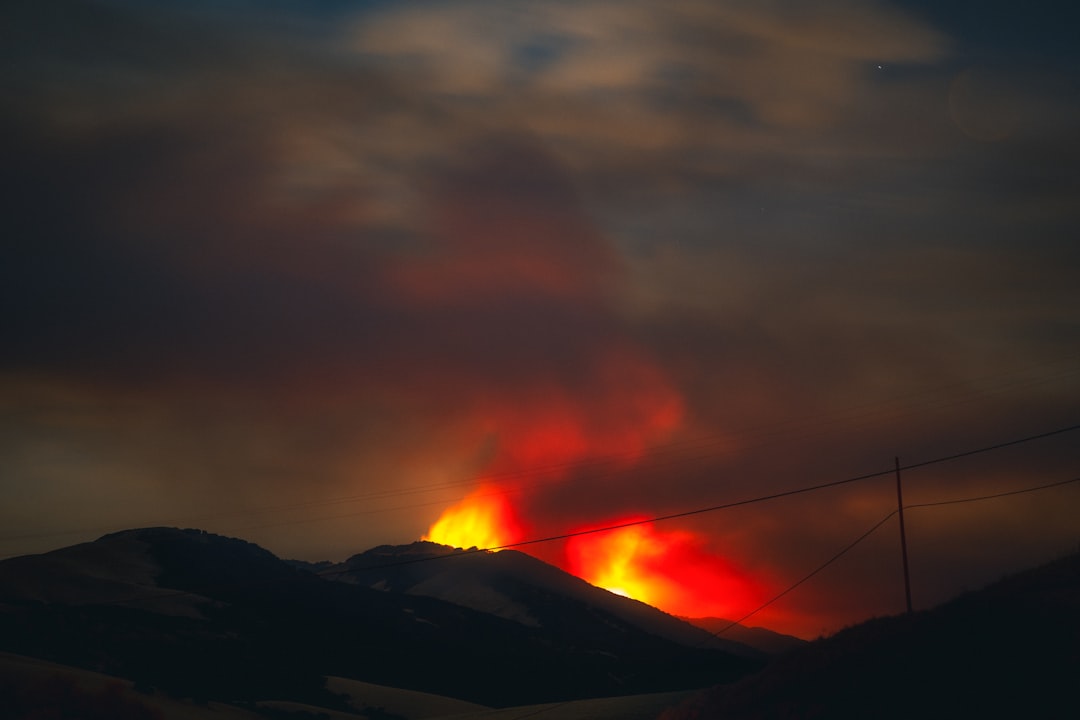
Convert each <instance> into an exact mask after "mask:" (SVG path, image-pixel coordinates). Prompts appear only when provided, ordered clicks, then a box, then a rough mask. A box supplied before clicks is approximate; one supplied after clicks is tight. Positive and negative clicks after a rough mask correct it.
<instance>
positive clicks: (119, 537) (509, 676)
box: [0, 528, 760, 707]
mask: <svg viewBox="0 0 1080 720" xmlns="http://www.w3.org/2000/svg"><path fill="white" fill-rule="evenodd" d="M530 560H532V559H531V558H530ZM453 562H459V560H454V561H453ZM536 562H539V561H536ZM541 565H542V563H541ZM544 567H545V568H546V567H550V566H544ZM357 570H359V568H353V571H357ZM551 570H552V571H554V572H561V571H558V570H556V569H555V568H551ZM333 576H334V573H333V572H330V571H327V570H323V571H320V573H319V574H316V573H314V572H311V571H309V570H307V569H304V568H303V567H297V566H296V565H295V564H290V563H288V562H285V561H283V560H280V559H279V558H277V557H276V556H274V555H273V554H272V553H270V552H268V551H266V550H264V549H263V548H260V547H258V546H257V545H253V544H252V543H248V542H245V541H243V540H237V539H234V538H226V537H222V536H218V535H213V534H210V533H206V532H203V531H199V530H178V529H174V528H145V529H139V530H131V531H125V532H121V533H113V534H111V535H106V536H104V537H102V538H100V539H98V540H97V541H94V542H93V543H84V544H82V545H77V546H72V547H69V548H63V549H61V550H57V551H54V552H52V553H46V554H43V555H36V556H27V557H23V558H13V559H11V560H7V561H3V562H0V649H2V650H6V651H9V652H14V653H18V654H21V655H26V656H31V657H41V658H45V659H49V660H53V661H57V662H61V663H65V664H69V665H74V666H76V667H83V668H88V669H94V670H99V671H104V672H107V673H109V674H114V675H117V676H121V677H126V678H129V679H131V680H134V681H136V682H137V683H139V684H140V685H141V686H143V687H154V688H159V689H162V690H165V691H168V692H170V693H173V694H176V695H179V696H182V697H194V698H202V699H220V700H237V699H249V700H250V699H259V698H265V697H276V698H286V699H295V700H298V701H309V702H314V703H316V704H321V705H323V706H324V707H332V706H333V698H328V697H326V691H325V690H324V689H323V686H322V678H323V677H324V676H327V675H336V676H341V677H348V678H355V679H360V680H365V681H368V682H374V683H379V684H384V685H391V686H395V687H403V688H410V689H415V690H423V691H427V692H433V693H438V694H441V695H447V696H451V697H458V698H462V699H466V700H471V701H474V702H479V703H482V704H485V705H492V706H507V705H519V704H525V703H532V702H544V701H552V700H563V699H571V698H584V697H596V696H605V695H624V694H628V693H633V692H645V691H655V690H671V689H686V688H692V687H701V686H704V685H707V684H709V683H710V682H714V681H715V680H716V678H728V679H734V678H736V677H739V676H741V675H743V674H745V673H747V672H750V671H752V670H754V669H756V668H757V667H759V666H760V663H758V662H755V661H753V660H751V659H747V658H740V657H736V656H734V655H731V654H729V653H725V652H721V651H718V650H715V649H693V650H692V649H688V648H687V647H685V646H683V645H679V644H677V643H675V642H673V641H671V640H669V639H665V638H662V637H658V636H656V635H653V634H650V633H647V632H644V631H642V630H640V629H639V628H637V627H635V626H633V625H631V624H629V623H626V622H625V621H622V620H620V619H619V618H617V617H615V616H613V615H611V614H610V613H609V612H608V611H606V610H605V609H603V608H599V607H590V606H588V605H587V604H585V603H580V602H578V601H576V600H567V601H566V602H564V603H563V604H562V605H558V599H557V598H547V600H548V601H550V602H552V603H555V604H556V605H558V608H557V609H551V610H548V609H543V608H542V603H541V604H539V605H533V606H530V607H533V608H537V607H541V608H542V613H543V614H544V617H545V619H546V620H547V621H548V622H547V625H545V626H543V627H534V626H529V625H526V624H522V623H520V622H515V621H513V620H508V619H506V618H504V617H499V616H498V615H495V614H491V613H489V612H481V611H479V610H476V609H473V608H470V607H466V606H463V605H460V604H455V603H451V602H447V601H445V600H441V599H438V598H436V597H429V596H425V595H419V594H417V595H412V594H405V593H396V592H385V591H380V590H375V589H371V588H370V587H365V586H363V585H360V584H357V583H350V582H335V581H333V579H332V578H333ZM575 580H576V579H575ZM599 592H604V591H599ZM570 609H573V612H569V610H570ZM564 611H567V612H565V613H564ZM553 618H558V619H559V622H552V619H553ZM658 660H660V661H661V662H659V663H658Z"/></svg>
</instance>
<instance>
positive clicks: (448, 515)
mask: <svg viewBox="0 0 1080 720" xmlns="http://www.w3.org/2000/svg"><path fill="white" fill-rule="evenodd" d="M522 535H523V533H522V530H521V525H520V524H519V523H518V520H517V518H516V517H515V515H514V511H513V509H512V508H511V507H510V503H509V502H508V501H507V499H506V496H505V495H500V494H497V492H496V491H493V490H490V489H485V488H483V487H481V488H479V489H477V490H474V491H473V492H472V493H470V494H469V495H467V496H466V497H465V499H464V500H462V501H461V502H459V503H457V504H456V505H453V506H452V507H449V508H447V509H446V510H444V511H443V514H442V515H441V516H440V517H439V519H438V520H436V521H435V524H433V525H432V526H431V529H429V530H428V532H427V535H424V537H423V538H421V539H423V540H430V541H431V542H437V543H441V544H443V545H449V546H451V547H458V548H470V547H478V548H497V547H501V546H503V545H509V544H511V543H514V542H517V541H518V540H521V539H522Z"/></svg>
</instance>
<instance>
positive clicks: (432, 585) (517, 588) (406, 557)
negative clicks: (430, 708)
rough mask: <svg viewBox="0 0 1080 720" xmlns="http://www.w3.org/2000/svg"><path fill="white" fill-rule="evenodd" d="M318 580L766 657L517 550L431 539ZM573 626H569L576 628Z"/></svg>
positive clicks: (365, 557)
mask: <svg viewBox="0 0 1080 720" xmlns="http://www.w3.org/2000/svg"><path fill="white" fill-rule="evenodd" d="M321 574H322V576H323V577H325V578H327V579H331V580H337V581H340V582H347V583H352V584H357V585H363V586H366V587H370V588H374V589H377V590H382V591H385V592H389V593H406V594H409V595H422V596H426V597H434V598H439V599H441V600H446V601H448V602H452V603H455V604H457V605H462V606H464V607H469V608H472V609H474V610H480V611H482V612H486V613H491V614H492V615H496V616H498V617H502V618H505V619H507V620H512V621H514V622H516V623H518V624H521V625H524V626H526V627H533V628H552V629H554V628H556V627H560V626H561V627H563V628H565V629H566V630H569V631H572V632H573V633H574V634H575V635H577V634H579V633H581V632H586V631H587V630H586V627H592V626H595V625H596V624H597V613H601V614H602V616H603V617H602V623H600V624H601V625H602V626H604V627H606V628H610V629H611V630H617V629H619V628H626V631H627V632H634V631H644V632H646V633H648V634H650V635H654V636H656V637H661V638H664V639H666V640H670V641H672V642H676V643H679V644H680V645H685V646H687V647H711V648H718V649H721V650H724V651H726V652H730V653H732V654H735V655H741V656H744V657H750V658H762V657H764V656H765V655H767V654H769V653H766V652H762V651H760V650H758V649H757V648H756V647H755V646H753V645H751V644H744V643H740V642H736V641H734V640H732V639H728V638H717V637H716V636H714V635H712V634H711V632H709V631H708V630H704V629H702V628H700V627H697V626H695V625H692V624H690V623H689V622H686V621H684V620H682V619H680V618H676V617H673V616H671V615H668V614H667V613H665V612H663V611H661V610H658V609H656V608H654V607H652V606H651V605H646V604H645V603H643V602H639V601H637V600H633V599H631V598H628V597H624V596H622V595H616V594H614V593H611V592H608V591H607V590H603V589H601V588H598V587H595V586H594V585H590V584H589V583H587V582H585V581H584V580H582V579H581V578H578V577H575V576H573V575H571V574H569V573H567V572H564V571H563V570H560V569H559V568H556V567H554V566H552V565H549V564H547V563H545V562H543V561H541V560H538V559H536V558H534V557H532V556H531V555H527V554H525V553H522V552H517V551H515V550H504V551H501V552H496V553H492V552H479V553H478V552H467V551H461V550H455V549H454V548H450V547H447V546H445V545H438V544H436V543H431V542H416V543H412V544H411V545H402V546H389V545H383V546H380V547H377V548H373V549H371V550H368V551H366V552H363V553H360V554H358V555H354V556H352V557H350V558H349V559H348V560H346V561H345V562H344V563H341V564H340V565H335V566H331V567H329V568H326V569H325V570H323V571H322V572H321ZM575 625H576V626H578V627H574V626H575Z"/></svg>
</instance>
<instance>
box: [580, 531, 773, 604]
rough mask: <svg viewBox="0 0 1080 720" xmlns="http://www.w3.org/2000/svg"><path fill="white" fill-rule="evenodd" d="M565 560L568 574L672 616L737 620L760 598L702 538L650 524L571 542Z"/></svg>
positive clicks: (754, 587)
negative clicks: (663, 529)
mask: <svg viewBox="0 0 1080 720" xmlns="http://www.w3.org/2000/svg"><path fill="white" fill-rule="evenodd" d="M635 520H636V518H629V519H625V518H624V519H623V520H621V521H616V522H612V523H610V524H612V525H618V524H620V523H625V522H634V521H635ZM566 556H567V560H568V567H567V568H566V569H567V570H568V571H569V572H572V573H573V574H575V575H577V576H578V577H581V578H583V579H584V580H586V581H588V582H590V583H592V584H593V585H596V586H598V587H602V588H606V589H608V590H611V591H612V592H616V593H619V594H620V595H626V596H628V597H632V598H634V599H636V600H640V601H642V602H644V603H648V604H649V605H652V606H653V607H658V608H660V609H661V610H664V611H665V612H668V613H670V614H672V615H680V616H684V617H724V618H737V617H740V616H741V615H743V614H745V613H746V612H749V611H750V610H753V609H754V608H755V607H756V606H757V604H759V603H760V600H761V598H762V588H761V587H760V585H759V584H758V583H757V582H755V581H753V580H752V579H751V578H750V577H749V576H748V575H747V574H746V573H745V572H743V571H741V570H739V569H738V568H737V567H736V566H735V565H734V564H733V563H731V562H729V561H727V560H725V559H723V558H720V557H717V556H716V555H713V554H711V553H710V552H709V551H708V550H707V548H705V546H704V543H703V542H702V539H701V538H700V537H699V536H697V535H696V534H694V533H691V532H687V531H683V530H672V531H660V530H657V529H656V528H655V527H654V526H653V525H652V524H651V523H646V524H642V525H631V526H629V527H624V528H619V529H617V530H611V531H608V532H601V533H595V534H590V535H579V536H577V537H573V538H571V539H570V540H569V541H568V542H567V544H566Z"/></svg>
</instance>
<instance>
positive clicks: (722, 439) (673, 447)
mask: <svg viewBox="0 0 1080 720" xmlns="http://www.w3.org/2000/svg"><path fill="white" fill-rule="evenodd" d="M1075 360H1080V358H1065V359H1063V360H1061V361H1059V362H1058V361H1056V362H1055V363H1050V364H1044V365H1041V366H1038V368H1041V369H1049V368H1054V369H1055V370H1058V366H1060V367H1061V368H1064V369H1063V370H1058V371H1056V372H1054V373H1044V374H1042V375H1036V376H1034V377H1030V376H1029V377H1025V378H1023V379H1018V380H1012V381H1011V382H1004V383H1002V382H1000V380H1002V379H1005V380H1010V379H1012V378H1015V377H1016V376H1017V375H1018V374H1019V371H1018V370H1016V369H1010V370H1008V371H1004V372H1000V373H995V374H991V375H986V376H982V377H978V378H974V379H968V380H965V381H963V382H957V383H950V384H946V385H942V386H940V387H938V388H936V389H934V390H932V391H924V392H919V393H913V394H910V395H907V396H900V397H896V398H891V399H888V400H884V401H878V402H873V403H866V404H863V405H856V406H851V407H848V408H843V409H840V410H837V411H834V412H831V413H825V414H824V415H817V416H813V417H807V418H798V419H793V420H790V421H782V422H780V423H773V424H769V425H761V426H751V427H744V428H735V429H730V430H727V431H725V432H724V433H715V434H706V435H701V436H698V437H695V438H685V439H682V440H677V441H673V442H670V443H665V444H661V445H658V446H655V447H653V448H650V450H649V453H648V457H647V458H646V459H645V461H644V463H643V464H642V465H641V466H640V467H638V468H635V469H636V470H638V471H647V470H656V469H662V468H664V467H670V466H671V465H675V464H683V463H693V462H697V461H700V460H707V459H710V458H712V457H715V456H716V451H717V449H718V448H722V447H723V446H726V445H728V444H729V443H730V442H731V439H732V438H735V437H739V436H746V435H756V436H757V437H758V438H759V439H762V438H766V437H769V436H774V437H775V436H783V435H784V434H785V433H790V432H791V431H793V430H798V429H800V428H804V427H813V428H815V430H816V431H818V432H820V429H821V428H822V426H823V425H827V424H835V423H838V422H844V421H851V420H856V419H860V418H866V417H872V416H874V415H880V414H881V413H882V412H886V413H887V412H892V413H896V412H905V411H910V410H913V409H918V408H919V407H923V408H924V409H925V407H929V406H936V407H947V406H950V405H955V404H958V403H965V402H970V401H973V400H975V399H978V398H979V397H981V396H985V395H988V394H994V393H999V392H1002V391H1005V390H1010V389H1016V388H1018V387H1032V386H1035V385H1039V384H1045V383H1047V382H1052V381H1055V380H1061V379H1064V378H1068V377H1071V376H1073V375H1080V368H1078V366H1077V363H1076V362H1074V361H1075ZM1030 369H1031V367H1030V366H1027V367H1025V368H1021V369H1020V370H1022V371H1029V370H1030ZM995 381H996V382H995ZM991 382H993V384H992V385H991V386H990V387H989V388H987V389H983V390H980V391H978V392H975V393H969V394H967V395H966V396H964V397H962V398H960V399H949V400H946V401H940V400H937V401H936V402H935V401H934V399H938V398H941V397H942V396H943V395H944V394H945V391H947V390H950V389H954V388H960V387H963V388H970V387H971V386H972V385H987V384H988V383H991ZM922 398H931V399H932V400H931V402H929V403H925V402H919V401H920V400H921V399H922ZM909 399H910V400H914V401H915V402H908V400H909ZM890 405H898V407H896V408H895V409H893V410H889V409H888V406H890ZM763 443H764V440H763V439H762V442H761V443H759V444H763ZM696 450H701V451H706V452H705V453H704V454H702V455H694V456H686V457H674V458H670V457H669V458H668V459H667V460H666V462H664V458H665V457H666V456H670V455H675V454H678V453H686V452H693V451H696ZM638 455H639V453H638V452H637V451H627V452H622V453H608V454H605V455H600V456H594V457H591V458H587V459H583V460H576V461H568V462H564V463H554V464H550V465H543V466H535V467H531V468H523V469H520V470H516V471H509V472H503V473H489V474H485V475H481V476H478V477H467V478H466V477H463V478H460V479H454V480H446V481H442V482H437V483H433V484H429V485H417V486H412V487H406V488H394V489H392V490H389V489H388V490H379V491H374V492H369V493H359V494H353V495H345V496H338V497H333V498H323V499H319V500H309V501H303V502H289V503H278V504H273V505H263V506H255V507H245V508H240V509H237V510H229V511H222V512H217V513H212V514H205V515H199V516H190V517H187V518H181V519H179V520H177V519H175V518H174V519H170V520H165V521H150V522H144V523H141V524H143V525H175V524H177V523H178V522H179V523H180V524H191V523H193V522H201V521H205V520H216V519H220V518H226V517H236V516H238V515H254V514H264V513H272V512H277V511H295V510H298V509H302V508H310V507H321V506H326V505H339V504H347V503H353V502H362V501H365V500H380V499H385V498H391V497H397V496H401V495H416V494H428V493H431V492H437V491H439V490H451V489H457V488H460V487H468V486H475V485H478V484H496V485H500V484H507V483H508V482H510V481H513V480H515V479H527V478H535V477H543V476H544V475H555V477H553V478H551V479H549V480H548V481H539V482H535V483H532V484H529V485H525V486H521V487H517V488H509V489H508V490H507V492H517V491H521V490H526V489H531V488H535V487H539V486H543V485H547V484H556V483H558V482H560V481H561V480H562V479H563V478H564V477H565V474H566V473H569V472H573V473H582V472H588V471H589V470H590V469H601V468H604V467H607V466H610V465H611V464H613V463H618V462H619V461H620V460H624V459H627V458H631V457H637V456H638ZM610 474H611V473H609V474H607V475H604V476H601V477H607V476H610ZM441 502H447V501H442V500H439V501H430V502H423V503H418V504H411V505H402V506H397V507H394V508H389V509H382V510H377V511H368V510H365V511H358V512H357V513H356V514H357V515H364V514H370V513H371V512H396V511H399V510H406V509H413V508H416V507H428V506H430V505H433V504H439V503H441ZM351 516H352V515H337V516H332V518H330V519H336V518H344V517H351ZM324 519H325V518H322V517H320V518H312V519H304V518H300V519H296V520H289V521H282V522H281V523H267V524H259V525H255V526H250V527H254V528H263V527H272V526H276V525H278V524H281V525H292V524H302V523H307V522H319V521H322V520H324ZM123 527H125V526H121V525H110V526H95V527H84V528H78V529H70V530H56V531H43V532H36V533H22V534H17V535H7V536H0V542H12V541H16V540H30V539H42V538H47V537H62V536H67V535H78V534H86V533H93V532H113V531H116V530H119V529H123ZM244 529H249V528H244Z"/></svg>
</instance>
